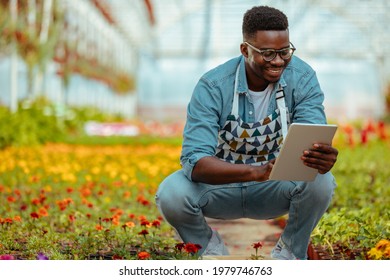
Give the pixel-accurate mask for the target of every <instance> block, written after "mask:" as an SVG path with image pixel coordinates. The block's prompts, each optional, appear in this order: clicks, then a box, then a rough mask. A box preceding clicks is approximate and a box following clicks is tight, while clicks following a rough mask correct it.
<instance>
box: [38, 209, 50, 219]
mask: <svg viewBox="0 0 390 280" xmlns="http://www.w3.org/2000/svg"><path fill="white" fill-rule="evenodd" d="M38 213H39V215H40V216H42V217H47V216H49V213H48V212H47V210H46V208H45V207H41V208H39V210H38Z"/></svg>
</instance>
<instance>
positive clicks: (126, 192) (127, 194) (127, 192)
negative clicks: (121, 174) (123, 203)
mask: <svg viewBox="0 0 390 280" xmlns="http://www.w3.org/2000/svg"><path fill="white" fill-rule="evenodd" d="M130 196H131V192H129V191H125V192H124V193H123V197H124V198H129V197H130Z"/></svg>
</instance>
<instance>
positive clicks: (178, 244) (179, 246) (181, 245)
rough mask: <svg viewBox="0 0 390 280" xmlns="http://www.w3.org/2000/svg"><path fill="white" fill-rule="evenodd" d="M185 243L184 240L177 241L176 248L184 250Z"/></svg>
mask: <svg viewBox="0 0 390 280" xmlns="http://www.w3.org/2000/svg"><path fill="white" fill-rule="evenodd" d="M184 245H185V244H184V243H182V242H181V243H177V244H176V246H175V248H176V249H177V250H179V251H181V250H183V248H184Z"/></svg>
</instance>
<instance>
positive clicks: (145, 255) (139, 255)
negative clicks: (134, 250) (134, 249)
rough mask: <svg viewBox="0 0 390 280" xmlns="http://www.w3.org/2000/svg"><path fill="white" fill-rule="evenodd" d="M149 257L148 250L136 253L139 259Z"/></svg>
mask: <svg viewBox="0 0 390 280" xmlns="http://www.w3.org/2000/svg"><path fill="white" fill-rule="evenodd" d="M149 258H150V254H149V253H148V252H144V251H143V252H139V253H138V259H140V260H146V259H149Z"/></svg>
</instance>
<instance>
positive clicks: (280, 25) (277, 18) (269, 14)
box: [242, 6, 288, 38]
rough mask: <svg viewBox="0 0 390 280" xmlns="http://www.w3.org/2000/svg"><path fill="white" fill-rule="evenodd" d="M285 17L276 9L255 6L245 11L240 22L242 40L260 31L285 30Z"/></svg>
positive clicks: (286, 26)
mask: <svg viewBox="0 0 390 280" xmlns="http://www.w3.org/2000/svg"><path fill="white" fill-rule="evenodd" d="M287 29H288V19H287V16H286V15H285V14H284V13H283V12H281V11H280V10H278V9H275V8H272V7H268V6H256V7H253V8H251V9H250V10H248V11H246V13H245V14H244V19H243V22H242V34H243V36H244V38H247V37H253V36H255V34H256V32H257V31H260V30H287Z"/></svg>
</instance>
